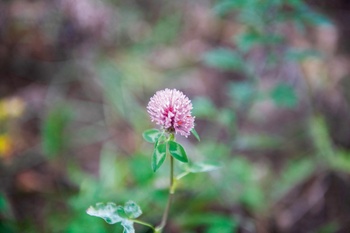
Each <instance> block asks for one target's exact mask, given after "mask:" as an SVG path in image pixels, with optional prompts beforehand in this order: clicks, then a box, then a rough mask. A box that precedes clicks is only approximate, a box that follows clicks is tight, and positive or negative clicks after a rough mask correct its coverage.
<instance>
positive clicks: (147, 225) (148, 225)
mask: <svg viewBox="0 0 350 233" xmlns="http://www.w3.org/2000/svg"><path fill="white" fill-rule="evenodd" d="M131 221H133V222H134V223H137V224H140V225H144V226H146V227H149V228H151V229H152V230H153V231H154V232H155V231H156V228H154V226H152V225H151V224H149V223H146V222H144V221H140V220H136V219H131Z"/></svg>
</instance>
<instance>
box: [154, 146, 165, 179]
mask: <svg viewBox="0 0 350 233" xmlns="http://www.w3.org/2000/svg"><path fill="white" fill-rule="evenodd" d="M165 157H166V144H165V143H162V144H159V145H157V147H156V148H155V149H154V151H153V155H152V170H153V171H154V172H156V171H157V170H158V169H159V168H160V166H162V164H163V163H164V160H165Z"/></svg>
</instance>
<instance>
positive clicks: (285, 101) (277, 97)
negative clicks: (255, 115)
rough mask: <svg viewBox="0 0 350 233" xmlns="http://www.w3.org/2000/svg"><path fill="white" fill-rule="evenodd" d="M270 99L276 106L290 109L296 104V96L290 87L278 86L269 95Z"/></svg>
mask: <svg viewBox="0 0 350 233" xmlns="http://www.w3.org/2000/svg"><path fill="white" fill-rule="evenodd" d="M270 96H271V98H272V99H273V101H274V102H275V104H276V105H277V106H280V107H287V108H292V107H295V106H296V105H297V104H298V98H297V95H296V93H295V91H294V89H293V87H292V86H290V85H287V84H283V83H281V84H278V85H277V86H276V87H275V88H274V89H273V90H272V91H271V93H270Z"/></svg>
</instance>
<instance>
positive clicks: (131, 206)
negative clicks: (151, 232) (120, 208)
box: [124, 201, 142, 218]
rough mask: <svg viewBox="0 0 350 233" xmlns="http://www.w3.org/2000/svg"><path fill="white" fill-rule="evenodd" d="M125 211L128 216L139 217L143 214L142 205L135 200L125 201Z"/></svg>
mask: <svg viewBox="0 0 350 233" xmlns="http://www.w3.org/2000/svg"><path fill="white" fill-rule="evenodd" d="M124 211H125V214H126V215H127V216H128V218H137V217H139V216H140V215H141V214H142V211H141V208H140V206H138V205H137V204H136V203H135V202H133V201H128V202H127V203H125V205H124Z"/></svg>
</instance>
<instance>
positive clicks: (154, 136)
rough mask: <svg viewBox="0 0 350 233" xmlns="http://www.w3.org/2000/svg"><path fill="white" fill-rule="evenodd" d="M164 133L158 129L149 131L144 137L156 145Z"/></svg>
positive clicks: (145, 132) (144, 133)
mask: <svg viewBox="0 0 350 233" xmlns="http://www.w3.org/2000/svg"><path fill="white" fill-rule="evenodd" d="M161 135H162V133H161V132H160V131H159V130H158V129H148V130H146V131H144V132H143V134H142V137H143V139H145V141H147V142H149V143H156V142H157V141H158V138H159V137H160V136H161Z"/></svg>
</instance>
